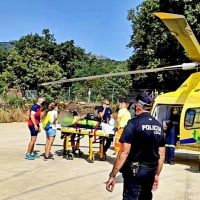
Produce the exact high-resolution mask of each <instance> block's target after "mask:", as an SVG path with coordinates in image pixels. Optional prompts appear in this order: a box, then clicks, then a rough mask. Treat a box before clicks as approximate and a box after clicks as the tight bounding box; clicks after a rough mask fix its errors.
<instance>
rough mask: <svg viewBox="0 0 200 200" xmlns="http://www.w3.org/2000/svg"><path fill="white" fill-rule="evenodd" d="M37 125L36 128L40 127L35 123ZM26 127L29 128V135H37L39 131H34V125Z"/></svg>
mask: <svg viewBox="0 0 200 200" xmlns="http://www.w3.org/2000/svg"><path fill="white" fill-rule="evenodd" d="M37 126H38V128H39V127H40V126H39V125H37ZM28 128H29V130H30V133H31V137H34V136H36V137H37V135H38V132H39V131H36V130H35V127H34V125H32V126H29V127H28Z"/></svg>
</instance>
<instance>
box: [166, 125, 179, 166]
mask: <svg viewBox="0 0 200 200" xmlns="http://www.w3.org/2000/svg"><path fill="white" fill-rule="evenodd" d="M175 145H176V132H175V125H174V126H172V128H171V129H170V131H169V133H168V134H167V135H166V144H165V162H170V161H174V152H175Z"/></svg>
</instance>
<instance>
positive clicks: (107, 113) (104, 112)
mask: <svg viewBox="0 0 200 200" xmlns="http://www.w3.org/2000/svg"><path fill="white" fill-rule="evenodd" d="M109 105H110V101H109V100H108V99H104V101H103V105H102V106H101V107H99V108H98V111H97V113H98V115H99V117H100V118H102V121H103V122H104V123H108V122H109V121H110V119H111V118H112V110H111V108H110V107H109ZM105 141H106V144H105V145H104V148H103V151H104V154H106V152H107V150H108V149H109V147H110V145H111V142H112V141H113V138H106V139H105Z"/></svg>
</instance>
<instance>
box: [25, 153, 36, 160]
mask: <svg viewBox="0 0 200 200" xmlns="http://www.w3.org/2000/svg"><path fill="white" fill-rule="evenodd" d="M25 159H27V160H34V159H35V158H34V157H33V156H32V155H31V154H26V155H25Z"/></svg>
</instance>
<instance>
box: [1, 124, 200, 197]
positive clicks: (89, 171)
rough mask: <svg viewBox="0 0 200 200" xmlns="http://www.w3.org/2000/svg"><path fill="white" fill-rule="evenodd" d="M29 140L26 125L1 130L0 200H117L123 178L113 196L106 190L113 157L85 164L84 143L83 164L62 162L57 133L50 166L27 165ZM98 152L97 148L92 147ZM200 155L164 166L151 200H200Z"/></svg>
mask: <svg viewBox="0 0 200 200" xmlns="http://www.w3.org/2000/svg"><path fill="white" fill-rule="evenodd" d="M45 139H46V138H45V133H44V131H42V132H41V133H40V134H39V136H38V140H37V142H36V146H35V150H36V151H37V152H38V154H39V155H42V154H43V153H44V144H45ZM29 140H30V135H29V131H28V129H27V124H26V123H10V124H0V199H1V200H3V199H6V200H29V199H30V200H32V199H35V200H57V199H59V200H68V199H69V200H107V199H108V200H111V199H114V200H120V199H122V188H123V184H122V178H121V175H120V174H118V175H117V177H116V185H115V190H114V192H113V193H109V192H107V191H106V189H105V182H106V181H107V179H108V174H109V172H110V171H111V169H112V164H113V162H114V159H115V157H114V156H113V150H112V149H110V150H109V151H108V156H109V157H108V159H107V161H99V160H98V156H97V159H96V161H95V162H94V163H93V164H91V163H88V162H87V161H86V159H87V155H88V137H86V136H85V138H84V139H83V140H82V141H81V149H82V151H83V152H84V153H85V158H75V159H74V160H66V159H63V158H62V142H63V140H61V139H60V132H59V131H58V132H57V137H56V140H55V142H54V145H53V147H52V150H51V152H52V154H53V157H54V158H55V160H54V161H43V157H42V156H41V158H39V159H36V160H33V161H29V160H25V159H24V155H25V153H26V151H27V145H28V143H29ZM95 146H96V147H98V145H95ZM197 158H198V153H197V152H191V151H186V150H177V151H176V165H175V166H170V165H164V168H163V171H162V174H161V177H160V185H159V189H158V190H157V191H156V192H154V198H153V199H154V200H185V199H187V200H199V199H200V174H198V173H196V171H197V170H198V161H197Z"/></svg>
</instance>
